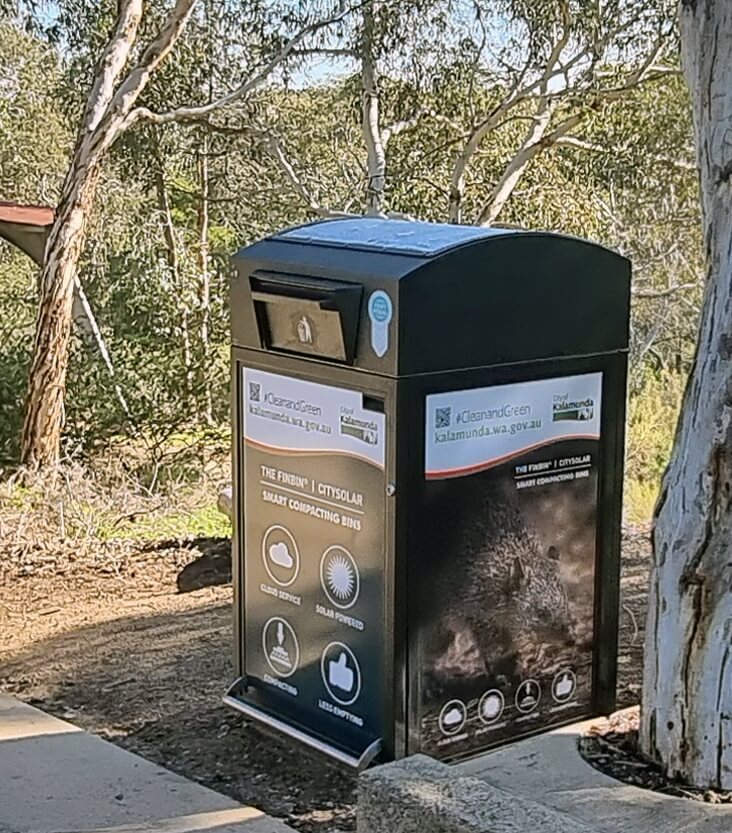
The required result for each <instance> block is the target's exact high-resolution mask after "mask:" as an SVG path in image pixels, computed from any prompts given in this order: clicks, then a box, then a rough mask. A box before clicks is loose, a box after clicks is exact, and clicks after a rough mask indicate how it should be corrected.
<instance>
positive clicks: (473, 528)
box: [416, 373, 603, 758]
mask: <svg viewBox="0 0 732 833" xmlns="http://www.w3.org/2000/svg"><path fill="white" fill-rule="evenodd" d="M602 381H603V374H602V373H584V374H580V375H574V376H562V377H556V378H548V379H539V380H533V381H524V382H520V383H515V384H503V385H495V386H491V387H480V388H472V389H467V390H456V391H448V392H440V393H434V394H430V395H428V396H427V397H426V403H425V404H426V408H425V420H426V424H425V466H424V481H423V486H422V490H423V498H422V504H421V505H422V509H423V512H424V520H423V523H422V524H421V525H420V527H419V529H418V531H417V534H416V540H417V542H418V543H417V551H418V552H419V553H420V590H419V601H418V606H419V632H420V638H419V658H418V667H419V669H420V684H419V689H420V697H419V708H418V714H419V738H420V747H421V749H422V751H424V752H426V753H428V754H430V755H433V756H436V757H439V758H452V757H457V756H462V755H466V754H469V753H471V752H475V751H476V750H478V749H480V748H484V747H486V746H490V745H494V744H496V743H498V742H500V741H504V740H506V739H513V738H515V737H518V736H520V735H523V734H528V733H532V732H536V731H537V730H539V729H541V728H544V727H547V726H550V725H552V724H554V723H567V722H569V721H570V719H571V718H573V717H575V716H577V717H579V716H581V715H585V714H588V713H590V712H591V710H592V696H593V679H592V677H593V659H594V657H593V652H594V644H593V642H594V593H595V568H596V555H597V552H596V550H597V523H598V519H597V509H598V506H597V504H598V485H599V472H600V441H601V437H600V433H601V413H600V410H601V395H602Z"/></svg>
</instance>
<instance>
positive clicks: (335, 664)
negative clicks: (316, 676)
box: [328, 651, 353, 693]
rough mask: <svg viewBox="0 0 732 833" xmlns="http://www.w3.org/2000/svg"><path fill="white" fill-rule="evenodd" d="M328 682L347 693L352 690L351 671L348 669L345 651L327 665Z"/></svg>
mask: <svg viewBox="0 0 732 833" xmlns="http://www.w3.org/2000/svg"><path fill="white" fill-rule="evenodd" d="M328 682H329V683H330V684H331V685H332V686H336V687H337V688H340V689H341V690H343V691H345V692H348V693H350V692H351V690H352V689H353V670H352V669H351V668H349V667H348V659H347V657H346V654H345V651H341V653H340V654H339V655H338V659H337V660H330V662H329V663H328Z"/></svg>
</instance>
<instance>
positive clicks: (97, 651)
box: [0, 603, 355, 831]
mask: <svg viewBox="0 0 732 833" xmlns="http://www.w3.org/2000/svg"><path fill="white" fill-rule="evenodd" d="M230 654H231V608H230V605H229V604H226V603H221V604H211V605H207V606H205V607H200V608H197V609H194V610H190V611H177V612H173V613H166V614H162V615H160V614H157V615H139V616H137V615H136V616H123V617H121V618H119V619H114V620H112V621H109V622H104V623H100V624H94V625H92V626H89V627H82V628H79V629H77V630H73V631H71V632H69V633H66V634H63V635H60V636H56V637H53V638H50V639H47V640H45V641H42V642H39V643H36V644H34V645H33V647H32V648H31V649H29V650H26V651H24V652H23V653H22V654H20V655H18V656H16V657H14V658H13V659H11V660H9V661H7V662H4V663H3V670H2V677H1V678H0V685H2V687H3V688H4V689H5V690H6V691H8V692H9V693H11V694H16V695H18V696H20V697H21V698H22V699H24V700H26V701H28V702H30V703H31V704H33V705H36V706H38V707H40V708H42V709H44V710H47V711H49V712H51V713H52V714H55V715H57V716H59V717H63V718H66V719H68V720H70V721H72V722H73V723H75V724H76V725H78V726H81V727H83V728H85V729H88V730H90V731H93V732H96V733H97V734H100V735H102V736H103V737H106V738H107V739H109V740H112V741H114V742H115V743H117V744H119V745H120V746H123V747H124V748H126V749H129V750H131V751H133V752H136V753H138V754H140V755H142V756H144V757H145V758H148V759H150V760H152V761H155V762H156V763H159V764H161V765H163V766H165V767H167V768H169V769H171V770H173V771H175V772H179V773H181V774H183V775H185V776H187V777H189V778H192V779H194V780H196V781H199V782H201V783H205V784H206V785H207V786H209V787H211V788H212V789H215V790H218V791H220V792H223V793H225V794H227V795H229V796H231V797H233V798H235V799H237V800H238V801H241V802H243V803H245V804H251V805H253V806H255V807H258V808H260V809H262V810H264V811H265V812H267V813H269V814H271V815H274V816H278V817H280V818H283V819H285V820H286V821H287V822H288V823H290V824H292V825H293V826H296V827H299V828H300V829H302V830H305V831H315V830H322V829H327V828H329V827H331V826H338V827H340V828H341V829H347V828H348V827H349V826H350V824H351V823H352V803H353V788H354V786H355V782H354V779H353V778H351V777H349V776H348V775H347V774H345V773H342V772H341V771H339V770H337V769H334V768H333V767H331V766H329V765H328V764H327V763H326V762H325V761H324V760H323V759H321V758H315V757H313V756H312V755H311V754H309V753H308V752H307V751H306V750H304V749H303V748H301V747H297V746H292V745H290V744H288V743H285V742H284V741H282V740H281V739H279V738H277V737H272V736H267V735H265V734H264V733H262V732H261V731H260V730H259V729H258V728H256V727H255V726H252V725H251V724H248V723H246V722H245V721H243V720H242V719H241V718H240V716H239V715H237V714H236V713H235V712H233V711H231V710H230V709H228V708H226V707H224V706H223V705H222V704H221V697H222V695H223V693H224V691H225V690H226V687H227V686H228V684H229V683H230V682H231V681H232V680H233V674H234V672H233V667H232V664H231V656H230Z"/></svg>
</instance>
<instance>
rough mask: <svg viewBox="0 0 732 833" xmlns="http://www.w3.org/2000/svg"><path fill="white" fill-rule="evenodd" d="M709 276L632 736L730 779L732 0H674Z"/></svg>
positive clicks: (663, 503) (668, 486) (684, 763)
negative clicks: (638, 715) (638, 731)
mask: <svg viewBox="0 0 732 833" xmlns="http://www.w3.org/2000/svg"><path fill="white" fill-rule="evenodd" d="M680 25H681V41H682V59H683V65H684V71H685V75H686V78H687V81H688V84H689V88H690V92H691V98H692V106H693V114H694V124H695V131H696V143H697V156H698V164H699V171H700V180H701V183H700V184H701V200H702V215H703V231H704V239H705V248H706V255H707V281H706V289H705V295H704V301H703V307H702V320H701V326H700V331H699V339H698V344H697V349H696V356H695V360H694V363H693V367H692V371H691V376H690V379H689V383H688V387H687V389H686V394H685V398H684V404H683V407H682V413H681V418H680V421H679V425H678V429H677V435H676V440H675V444H674V449H673V453H672V457H671V463H670V465H669V467H668V470H667V471H666V474H665V477H664V481H663V486H662V490H661V495H660V498H659V501H658V504H657V507H656V513H655V524H654V530H653V552H654V563H653V568H652V574H651V582H650V597H649V614H648V623H647V630H646V643H645V677H644V691H643V703H642V709H641V740H642V744H643V748H644V750H645V752H646V753H647V754H648V755H649V756H651V757H652V758H654V759H655V760H657V761H658V762H659V763H660V764H661V765H662V766H663V767H664V769H665V770H666V772H667V773H668V774H669V775H670V776H674V777H675V776H678V777H681V778H683V779H684V780H686V781H688V782H690V783H692V784H695V785H697V786H700V787H716V788H722V789H732V248H731V247H730V241H732V5H730V3H729V2H728V0H681V3H680Z"/></svg>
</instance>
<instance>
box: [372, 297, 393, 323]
mask: <svg viewBox="0 0 732 833" xmlns="http://www.w3.org/2000/svg"><path fill="white" fill-rule="evenodd" d="M391 315H392V305H391V298H390V297H389V296H388V295H387V294H386V292H384V291H383V290H381V289H377V290H376V292H372V293H371V297H370V298H369V318H370V319H371V320H372V321H374V322H376V323H377V324H388V323H389V321H391Z"/></svg>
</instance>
